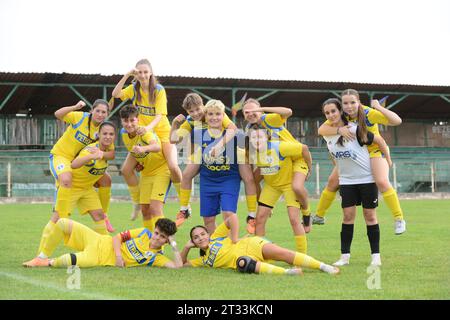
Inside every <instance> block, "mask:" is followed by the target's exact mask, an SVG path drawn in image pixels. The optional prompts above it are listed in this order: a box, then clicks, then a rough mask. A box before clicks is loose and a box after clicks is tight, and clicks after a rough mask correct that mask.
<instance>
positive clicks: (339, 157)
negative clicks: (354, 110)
mask: <svg viewBox="0 0 450 320" xmlns="http://www.w3.org/2000/svg"><path fill="white" fill-rule="evenodd" d="M349 125H350V131H351V132H352V133H354V134H355V135H356V129H357V126H356V125H354V124H352V123H351V122H350V123H349ZM339 137H340V135H334V136H327V137H324V139H325V141H326V142H327V147H328V151H329V152H330V154H331V156H332V157H333V159H334V160H335V161H336V165H337V168H338V172H339V184H340V185H351V184H363V183H373V182H375V180H374V179H373V176H372V170H371V167H370V157H369V151H368V150H367V146H366V145H363V146H361V145H360V144H359V142H358V139H354V140H353V141H347V140H345V139H344V143H343V144H344V145H343V146H341V145H340V144H338V143H337V141H338V139H339ZM370 143H371V141H370Z"/></svg>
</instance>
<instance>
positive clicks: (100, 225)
mask: <svg viewBox="0 0 450 320" xmlns="http://www.w3.org/2000/svg"><path fill="white" fill-rule="evenodd" d="M94 231H95V232H97V233H99V234H108V230H106V224H105V219H102V220H99V221H94Z"/></svg>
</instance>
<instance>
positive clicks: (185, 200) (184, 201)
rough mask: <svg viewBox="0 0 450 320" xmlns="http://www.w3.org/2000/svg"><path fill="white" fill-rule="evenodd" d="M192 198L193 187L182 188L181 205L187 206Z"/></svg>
mask: <svg viewBox="0 0 450 320" xmlns="http://www.w3.org/2000/svg"><path fill="white" fill-rule="evenodd" d="M190 200H191V189H183V188H181V189H180V206H181V207H185V208H187V207H188V206H189V201H190Z"/></svg>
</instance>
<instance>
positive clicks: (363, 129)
mask: <svg viewBox="0 0 450 320" xmlns="http://www.w3.org/2000/svg"><path fill="white" fill-rule="evenodd" d="M343 96H355V97H356V99H357V100H358V127H359V130H358V137H359V140H360V141H361V142H363V143H366V142H367V132H368V130H367V124H366V114H365V112H364V109H363V107H362V104H361V100H360V98H359V93H358V91H356V90H355V89H346V90H344V91H342V93H341V99H342V97H343Z"/></svg>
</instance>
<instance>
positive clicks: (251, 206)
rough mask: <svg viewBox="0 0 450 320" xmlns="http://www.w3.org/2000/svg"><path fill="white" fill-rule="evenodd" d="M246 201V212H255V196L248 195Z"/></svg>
mask: <svg viewBox="0 0 450 320" xmlns="http://www.w3.org/2000/svg"><path fill="white" fill-rule="evenodd" d="M245 199H246V200H247V210H248V212H253V213H255V212H256V194H249V195H246V196H245Z"/></svg>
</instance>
